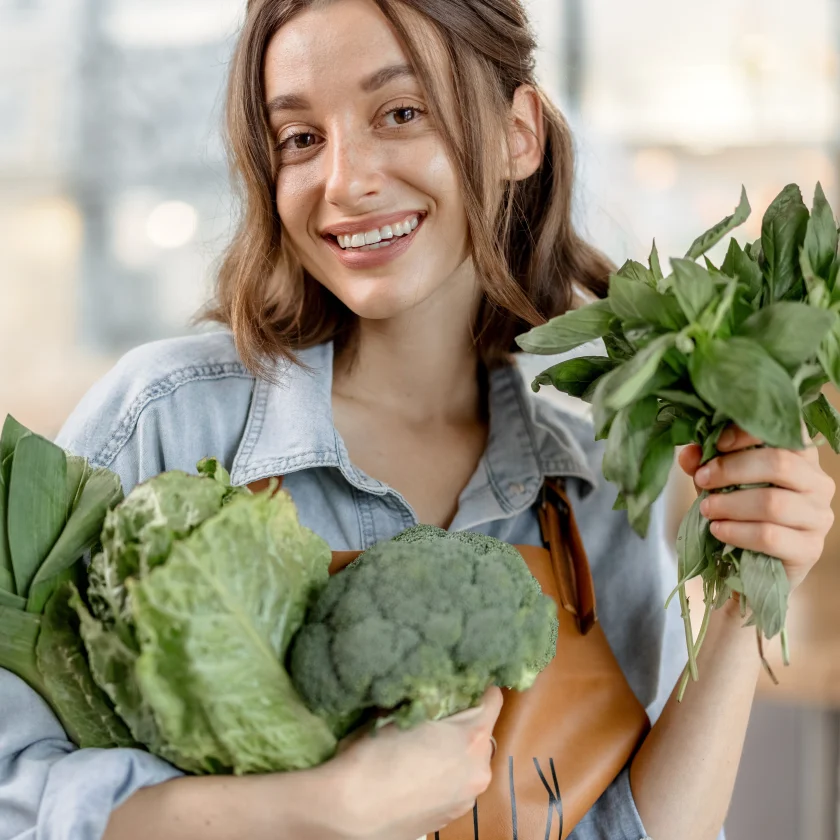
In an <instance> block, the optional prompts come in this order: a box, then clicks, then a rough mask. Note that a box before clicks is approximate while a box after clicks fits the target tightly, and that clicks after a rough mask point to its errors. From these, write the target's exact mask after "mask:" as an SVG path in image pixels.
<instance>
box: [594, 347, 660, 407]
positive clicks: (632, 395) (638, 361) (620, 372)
mask: <svg viewBox="0 0 840 840" xmlns="http://www.w3.org/2000/svg"><path fill="white" fill-rule="evenodd" d="M675 340H676V336H674V335H673V334H672V333H668V334H666V335H661V336H659V337H658V338H656V339H654V340H653V341H652V342H651V343H650V344H648V346H647V347H645V348H644V350H640V351H639V352H638V353H637V354H636V355H635V356H634V357H633V358H632V359H631V360H630V361H629V362H626V363H625V364H623V365H622V366H621V367H618V368H616V369H615V370H613V371H611V372H610V373H608V374H607V375H606V376H605V377H603V378H602V379H601V382H600V383H599V385H598V388H597V390H596V392H595V400H594V402H595V403H596V405H597V404H598V403H601V404H603V405H604V406H606V407H608V408H612V409H614V410H616V411H618V410H620V409H622V408H624V406H626V405H630V403H631V402H633V401H634V400H638V399H641V398H642V397H645V396H647V395H648V394H651V393H653V392H654V391H656V390H659V389H660V388H663V387H667V386H668V385H669V384H672V383H673V382H674V381H675V380H676V374H675V373H674V372H673V371H672V370H670V369H667V370H663V371H661V372H660V371H659V363H660V362H661V361H662V357H663V356H664V355H665V353H666V352H667V351H668V350H669V349H670V348H671V347H673V346H674V342H675ZM657 373H659V376H657Z"/></svg>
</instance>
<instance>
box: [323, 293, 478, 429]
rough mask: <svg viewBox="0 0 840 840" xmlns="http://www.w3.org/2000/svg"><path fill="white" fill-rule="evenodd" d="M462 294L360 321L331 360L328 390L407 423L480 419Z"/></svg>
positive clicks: (466, 300)
mask: <svg viewBox="0 0 840 840" xmlns="http://www.w3.org/2000/svg"><path fill="white" fill-rule="evenodd" d="M474 289H475V287H474V285H473V286H472V288H471V289H469V291H468V294H462V295H461V296H460V297H461V298H462V300H460V301H456V300H452V299H451V296H450V299H449V300H448V301H442V302H437V303H435V302H432V301H427V302H426V304H429V305H425V304H424V305H421V306H419V307H416V308H415V309H412V310H411V311H409V312H407V313H405V314H404V315H402V316H401V317H399V318H395V319H391V320H387V321H385V320H383V321H360V322H359V323H358V325H357V329H356V335H355V336H354V340H353V341H352V342H351V344H350V346H349V347H348V348H347V350H346V351H345V352H343V353H341V354H340V355H339V356H338V357H337V358H336V361H335V371H334V377H333V394H334V396H337V397H339V398H341V399H346V400H352V401H353V402H355V403H364V404H366V405H368V406H370V407H373V408H376V409H378V410H382V411H385V412H387V413H388V414H391V415H392V416H399V417H401V418H403V419H404V420H405V421H406V422H408V423H412V424H423V425H425V424H429V423H432V424H434V423H458V424H461V423H472V422H482V421H483V415H484V406H483V395H482V388H481V384H480V377H479V355H478V352H477V350H476V347H475V344H474V342H473V338H472V332H471V321H472V312H473V310H474V308H475V307H474V300H475V291H474Z"/></svg>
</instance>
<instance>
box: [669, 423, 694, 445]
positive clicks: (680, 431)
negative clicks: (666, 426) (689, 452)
mask: <svg viewBox="0 0 840 840" xmlns="http://www.w3.org/2000/svg"><path fill="white" fill-rule="evenodd" d="M694 425H695V424H694V423H693V422H692V421H691V420H690V419H688V418H687V417H677V419H676V420H674V422H673V423H672V424H671V443H673V444H674V446H685V445H686V444H689V443H694Z"/></svg>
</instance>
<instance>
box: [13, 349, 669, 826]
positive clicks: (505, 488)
mask: <svg viewBox="0 0 840 840" xmlns="http://www.w3.org/2000/svg"><path fill="white" fill-rule="evenodd" d="M300 361H301V362H302V363H303V366H294V365H286V366H279V365H278V368H277V375H278V377H277V378H278V382H277V383H276V384H271V383H269V382H267V381H265V380H262V379H255V378H254V377H253V376H252V375H251V374H250V373H249V372H248V370H247V369H246V368H245V366H244V365H243V364H242V362H241V360H240V359H239V357H238V355H237V352H236V349H235V346H234V343H233V340H232V337H231V336H230V334H229V333H227V332H210V333H202V334H198V335H194V336H190V337H187V338H180V339H173V340H167V341H162V342H155V343H153V344H148V345H145V346H142V347H139V348H137V349H135V350H133V351H131V352H130V353H128V354H127V355H126V356H125V357H123V359H121V360H120V362H119V363H118V364H117V365H116V367H115V368H114V369H113V370H112V371H111V372H110V373H109V374H107V375H106V376H105V377H104V378H103V379H102V380H101V381H100V382H98V383H97V384H96V385H95V386H94V387H93V388H92V389H91V390H90V391H89V393H88V394H87V395H86V396H85V397H84V398H83V400H82V401H81V403H80V404H79V406H78V407H77V408H76V410H75V411H74V412H73V414H72V415H71V417H70V418H69V419H68V421H67V423H66V424H65V426H64V428H63V429H62V430H61V432H60V434H59V436H58V438H57V441H56V442H57V443H58V444H59V445H61V446H62V447H64V448H65V449H68V450H70V451H71V452H73V453H76V454H79V455H83V456H86V457H87V458H88V459H90V461H91V463H92V464H93V465H95V466H103V467H108V468H110V469H112V470H114V471H115V472H116V473H118V474H119V476H120V478H121V480H122V483H123V487H124V490H125V491H126V493H128V492H129V491H130V490H131V489H132V487H134V485H136V484H137V483H138V482H141V481H144V480H146V479H148V478H150V477H152V476H154V475H156V474H157V473H160V472H162V471H164V470H171V469H181V470H185V471H188V472H193V473H194V472H195V466H196V463H197V462H198V461H199V460H200V459H201V458H203V457H205V456H207V455H213V456H216V457H217V458H219V459H220V460H221V461H222V462H223V463H224V465H225V466H226V467H227V468H228V469H229V470H230V473H231V478H232V481H233V483H234V484H237V485H242V484H248V483H250V482H253V481H257V480H258V479H261V478H265V477H268V476H277V475H283V476H285V483H284V487H285V489H286V490H288V492H289V493H290V494H291V496H292V497H293V499H294V501H295V504H296V505H297V507H298V510H299V514H300V519H301V522H302V523H303V524H304V525H306V526H307V527H309V528H311V529H312V530H313V531H315V532H317V533H318V534H320V535H321V536H322V537H323V538H324V539H326V540H327V541H328V542H329V544H330V545H331V547H332V548H333V549H335V550H340V549H364V548H367V547H368V546H370V545H372V544H373V543H375V542H377V541H378V540H383V539H387V538H390V537H392V536H394V535H395V534H397V533H398V532H399V531H401V530H403V529H405V528H407V527H409V526H411V525H415V524H417V517H416V515H415V513H414V511H413V510H412V509H411V507H410V505H409V504H408V503H407V502H406V500H405V498H404V497H403V496H402V495H400V493H398V492H397V491H396V490H394V489H392V488H390V487H388V486H386V485H385V484H383V483H382V482H380V481H377V480H376V479H374V478H372V477H370V476H368V475H366V474H365V473H363V472H362V471H361V470H360V469H358V468H357V467H356V466H354V464H353V463H352V462H351V460H350V458H349V456H348V454H347V449H346V447H345V445H344V443H343V441H342V439H341V437H340V435H339V434H338V432H337V431H336V429H335V426H334V425H333V419H332V409H331V387H332V362H333V351H332V345H330V344H325V345H321V346H318V347H314V348H311V349H308V350H305V351H303V352H302V353H300ZM552 361H553V360H551V359H544V358H541V359H534V358H533V357H521V358H519V359H517V360H516V362H515V363H514V364H512V365H511V366H510V367H507V368H503V369H500V370H496V371H494V372H492V374H491V375H490V383H489V406H490V426H489V439H488V443H487V448H486V450H485V453H484V455H483V457H482V459H481V461H480V463H479V465H478V468H477V470H476V472H475V474H474V475H473V476H472V478H471V480H470V481H469V483H468V484H467V486H466V487H465V488H464V490H463V492H462V493H461V496H460V499H459V505H458V511H457V514H456V517H455V520H454V521H453V523H452V525H451V528H452V529H453V530H474V531H478V532H481V533H484V534H489V535H492V536H494V537H498V538H499V539H501V540H505V541H507V542H511V543H519V544H526V545H540V544H541V538H540V530H539V523H538V519H537V514H536V509H535V502H536V501H537V499H538V496H539V491H540V487H541V484H542V481H543V478H544V477H545V476H560V477H563V478H564V479H565V480H566V486H567V491H568V493H569V497H570V499H571V501H572V504H573V505H574V509H575V513H576V517H577V521H578V524H579V527H580V530H581V535H582V537H583V541H584V545H585V547H586V549H587V552H588V555H589V559H590V563H591V566H592V572H593V577H594V581H595V589H596V595H597V598H598V607H599V615H600V620H601V623H602V625H603V628H604V631H605V633H606V636H607V639H608V641H609V643H610V646H611V647H612V650H613V652H614V654H615V656H616V658H617V659H618V662H619V664H620V666H621V668H622V670H623V672H624V674H625V676H626V678H627V680H628V682H629V684H630V685H631V687H632V688H633V690H634V691H635V693H636V695H637V696H638V698H639V699H640V701H641V702H642V703H643V704H644V705H645V706H646V707H647V708H648V712H649V714H650V716H651V718H652V719H655V718H656V717H657V716H658V714H659V712H660V711H661V708H662V706H663V705H664V702H665V699H666V698H667V696H668V694H669V693H670V690H671V688H672V686H673V685H674V683H675V681H676V677H677V676H678V674H679V671H680V670H681V668H682V665H683V663H684V661H685V651H684V647H683V645H684V639H683V636H682V629H681V623H680V618H679V614H678V612H676V611H673V610H669V611H668V612H666V611H665V610H664V609H663V603H664V600H665V596H666V594H667V592H668V590H669V589H670V588H671V587H672V586H673V584H674V581H675V574H676V573H675V568H674V565H673V562H672V557H671V554H670V551H669V549H668V548H667V546H666V545H665V542H664V540H663V536H662V515H661V507H660V505H657V507H656V509H655V511H654V516H653V518H652V525H651V528H650V533H649V536H648V537H647V538H646V539H644V540H643V539H641V538H639V537H638V536H637V535H636V534H635V533H634V532H633V531H632V529H631V528H630V527H629V525H628V522H627V519H626V516H625V514H624V513H622V512H614V511H613V510H612V506H613V503H614V501H615V490H614V488H613V487H612V486H611V485H609V484H608V483H607V482H605V481H604V480H603V479H602V478H600V461H601V457H602V451H603V450H602V445H601V444H596V443H595V442H594V434H593V429H592V427H591V425H590V424H589V423H588V422H587V421H586V420H585V419H583V418H582V417H581V416H579V415H578V414H577V413H573V412H570V411H568V410H567V409H566V408H565V407H564V406H563V405H562V404H560V403H559V402H558V401H556V400H551V399H544V398H542V397H540V396H536V395H534V394H533V393H532V392H531V390H530V389H529V388H528V383H527V378H528V377H527V376H526V373H527V372H528V370H529V368H530V371H531V372H533V370H534V369H535V368H536V369H541V367H542V366H544V365H545V364H546V363H551V362H552ZM0 711H2V714H0V840H10V838H15V840H24V838H26V840H35V838H37V840H99V838H100V837H101V836H102V834H103V832H104V830H105V827H106V825H107V822H108V818H109V815H110V813H111V811H112V810H113V809H114V808H116V807H118V806H119V805H120V804H121V803H122V802H124V801H125V800H126V799H127V798H128V797H130V796H131V795H132V794H133V793H134V792H135V791H137V790H138V789H139V788H141V787H144V786H148V785H154V784H158V783H161V782H164V781H166V780H169V779H172V778H174V777H176V776H178V775H180V771H178V770H177V769H176V768H174V767H173V766H171V765H170V764H168V763H167V762H165V761H163V760H162V759H160V758H157V757H156V756H153V755H151V754H150V753H146V752H143V751H141V750H130V749H110V750H99V749H77V748H75V747H74V745H73V744H72V743H70V742H69V741H68V740H67V738H66V735H65V733H64V731H63V730H62V728H61V726H60V725H59V723H58V721H57V720H56V718H55V717H54V716H53V715H52V713H51V712H50V710H49V708H48V707H47V706H46V704H45V703H44V702H43V701H42V700H41V699H40V697H39V696H38V695H37V694H36V693H35V692H33V691H32V690H30V689H29V688H28V686H26V684H25V683H23V682H22V681H21V680H19V679H17V678H16V677H15V676H14V675H12V674H11V673H10V672H8V671H4V670H2V669H0ZM278 836H282V827H278ZM572 837H573V838H574V840H640V838H644V837H645V831H644V828H643V826H642V823H641V820H640V818H639V815H638V813H637V811H636V806H635V803H634V801H633V796H632V794H631V790H630V784H629V772H628V770H627V769H626V768H625V770H624V771H623V772H622V773H621V774H620V776H619V777H618V778H617V779H616V780H615V782H614V783H613V784H612V786H611V787H610V788H609V789H608V790H607V791H606V792H605V793H604V795H603V796H602V797H601V799H600V800H599V801H598V802H597V803H596V805H595V806H593V808H592V809H591V811H590V812H589V813H588V814H587V815H586V816H585V817H584V819H583V821H582V822H581V823H579V824H578V826H577V828H576V829H575V831H574V833H573V834H572ZM657 840H659V839H658V838H657Z"/></svg>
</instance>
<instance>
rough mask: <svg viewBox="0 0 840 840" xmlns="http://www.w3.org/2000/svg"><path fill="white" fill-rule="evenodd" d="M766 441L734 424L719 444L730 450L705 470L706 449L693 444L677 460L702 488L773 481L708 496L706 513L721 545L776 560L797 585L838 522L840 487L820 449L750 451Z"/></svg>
mask: <svg viewBox="0 0 840 840" xmlns="http://www.w3.org/2000/svg"><path fill="white" fill-rule="evenodd" d="M761 443H762V442H761V441H760V440H757V439H756V438H754V437H752V436H751V435H748V434H747V433H746V432H745V431H743V430H742V429H740V428H738V427H737V426H734V425H733V426H730V427H729V428H728V429H727V430H726V431H725V432H724V433H723V434H722V435H721V437H720V440H719V442H718V450H719V451H720V452H722V453H724V454H722V455H719V456H718V457H716V458H713V459H712V460H711V461H709V462H708V463H707V464H705V465H704V466H703V467H702V468H700V460H701V457H702V452H701V449H700V447H699V446H697V445H694V444H692V445H691V446H687V447H685V448H684V449H683V450H682V452H680V456H679V462H680V466H681V467H682V469H683V471H684V472H685V473H687V474H688V475H689V476H691V477H692V478H693V479H694V486H695V488H696V489H697V492H698V493H700V492H702V491H703V490H715V489H717V488H721V487H731V486H732V485H736V484H765V483H766V484H773V485H775V486H773V487H766V488H758V489H751V490H735V491H733V492H731V493H710V494H709V496H708V497H707V498H706V499H705V500H704V501H703V503H702V505H701V508H700V511H701V513H702V514H703V515H704V516H705V517H706V518H707V519H710V520H712V525H711V530H712V534H714V536H715V537H717V538H718V539H719V540H721V542H724V543H730V544H731V545H734V546H737V547H739V548H745V549H749V550H752V551H757V552H763V553H764V554H769V555H770V556H771V557H778V558H779V559H780V560H781V561H782V562H783V563H784V566H785V571H786V572H787V575H788V579H789V580H790V586H791V589H794V588H796V587H797V586H799V584H800V583H802V581H803V580H804V579H805V577H806V575H807V574H808V572H810V571H811V569H812V568H813V567H814V564H815V563H816V562H817V560H819V559H820V556H821V554H822V551H823V547H824V545H825V538H826V535H827V534H828V532H829V530H830V529H831V526H832V524H833V523H834V514H833V512H832V510H831V500H832V498H833V497H834V490H835V484H834V481H833V480H832V479H831V477H830V476H828V475H827V474H826V473H825V472H824V471H823V469H822V467H820V461H819V455H818V453H817V449H816V447H815V446H808V447H806V448H805V449H803V450H801V451H794V450H789V449H773V448H770V447H765V448H762V449H748V448H747V447H754V446H760V445H761Z"/></svg>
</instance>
